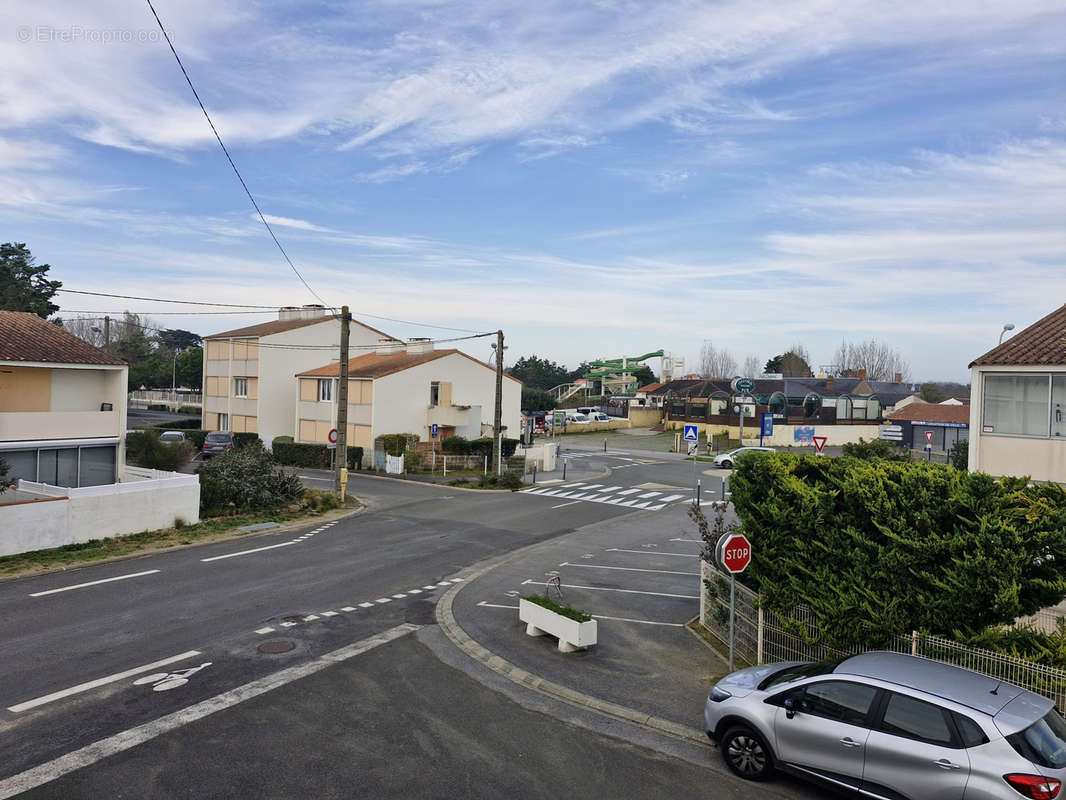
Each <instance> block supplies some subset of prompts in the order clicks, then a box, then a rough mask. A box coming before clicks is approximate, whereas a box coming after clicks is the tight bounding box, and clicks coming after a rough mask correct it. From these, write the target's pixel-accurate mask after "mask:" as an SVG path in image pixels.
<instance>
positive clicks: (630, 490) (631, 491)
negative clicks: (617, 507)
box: [618, 489, 640, 495]
mask: <svg viewBox="0 0 1066 800" xmlns="http://www.w3.org/2000/svg"><path fill="white" fill-rule="evenodd" d="M639 491H640V489H626V490H625V491H624V492H619V493H618V494H623V495H625V494H633V493H634V492H639Z"/></svg>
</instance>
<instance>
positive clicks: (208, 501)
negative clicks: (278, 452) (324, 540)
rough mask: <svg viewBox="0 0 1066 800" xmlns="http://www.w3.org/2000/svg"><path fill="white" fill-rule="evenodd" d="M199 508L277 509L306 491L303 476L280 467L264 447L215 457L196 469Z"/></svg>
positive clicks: (206, 509) (235, 509) (215, 509)
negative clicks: (198, 477) (302, 480)
mask: <svg viewBox="0 0 1066 800" xmlns="http://www.w3.org/2000/svg"><path fill="white" fill-rule="evenodd" d="M197 474H198V475H199V476H200V507H201V508H202V509H203V510H204V511H206V512H218V511H227V510H228V511H233V512H237V511H244V510H261V509H270V508H277V507H278V506H282V505H285V504H286V503H290V502H292V501H293V500H295V499H297V498H299V497H300V496H301V495H302V494H303V491H304V489H303V486H302V484H301V483H300V479H299V478H298V477H297V476H295V475H290V474H289V473H287V472H285V471H284V470H281V469H277V467H276V466H275V463H274V459H273V458H271V456H270V453H268V452H267V451H266V450H264V449H263V448H262V447H245V448H244V449H243V450H231V451H229V452H228V453H223V454H222V455H218V456H215V457H214V458H212V459H211V460H210V461H208V462H207V463H205V464H204V465H203V466H202V467H200V469H198V470H197Z"/></svg>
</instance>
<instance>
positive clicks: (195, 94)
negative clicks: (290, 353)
mask: <svg viewBox="0 0 1066 800" xmlns="http://www.w3.org/2000/svg"><path fill="white" fill-rule="evenodd" d="M145 2H147V3H148V8H150V9H151V11H152V16H153V17H155V21H156V24H157V25H158V26H159V30H160V31H162V33H163V38H165V39H166V40H167V45H169V47H170V52H171V53H173V54H174V60H175V61H177V62H178V67H179V68H180V69H181V74H182V75H184V76H185V82H186V83H187V84H189V88H190V89H192V95H193V97H195V98H196V102H197V103H199V104H200V110H201V111H203V112H204V117H205V118H206V119H207V124H208V125H210V126H211V132H212V133H213V134H215V138H216V139H217V140H218V146H219V147H221V148H222V152H223V153H225V155H226V160H227V161H229V165H230V166H231V167H233V174H234V175H236V176H237V180H239V181H240V182H241V186H242V187H244V193H245V194H246V195H248V199H249V200H251V201H252V207H253V208H255V213H256V214H258V215H259V219H260V221H261V222H262V223H263V225H264V226H265V227H266V229H267V233H269V234H270V238H271V239H273V240H274V244H276V245H277V246H278V250H280V251H281V255H282V256H283V257H284V258H285V261H286V262H287V263H288V265H289V267H290V268H291V269H292V271H293V272H294V273H295V274H296V277H297V278H299V279H300V283H302V284H303V285H304V287H305V288H306V289H307V291H309V292H310V293H311V294H312V295H314V297H315V299H316V300H318V302H320V303H321V304H322V305H324V306H329V304H328V303H327V302H326V301H325V300H323V299H322V298H321V297H320V296H319V294H318V292H316V291H315V290H314V289H312V288H311V284H309V283H308V282H307V281H306V280H304V276H303V275H301V274H300V270H298V269H296V265H295V264H293V263H292V259H291V258H289V254H288V253H286V252H285V248H284V247H282V246H281V242H280V241H279V240H278V237H277V236H275V235H274V229H273V228H271V227H270V223H269V222H267V220H266V217H265V216H263V212H262V211H260V210H259V204H258V203H257V202H256V201H255V198H254V197H252V192H251V190H250V189H249V188H248V184H247V183H245V182H244V178H243V177H241V171H240V170H239V169H237V165H236V164H235V163H234V162H233V158H232V157H231V156H230V154H229V150H227V149H226V145H225V144H224V143H223V141H222V137H221V136H219V134H218V129H217V128H215V123H214V122H213V121H212V120H211V115H210V114H208V113H207V108H205V107H204V101H203V100H201V99H200V94H199V93H198V92H197V91H196V87H195V86H193V83H192V78H190V77H189V73H188V72H186V71H185V65H184V64H182V63H181V57H180V56H179V55H178V51H177V50H175V49H174V43H173V42H172V41H170V34H168V33H167V29H166V28H164V27H163V21H162V20H161V19H159V14H157V13H156V10H155V6H153V5H152V0H145Z"/></svg>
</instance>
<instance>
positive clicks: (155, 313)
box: [57, 308, 276, 319]
mask: <svg viewBox="0 0 1066 800" xmlns="http://www.w3.org/2000/svg"><path fill="white" fill-rule="evenodd" d="M275 311H276V309H270V310H269V311H130V310H129V309H124V310H122V311H86V310H84V309H78V308H61V309H60V310H59V311H58V312H57V313H59V314H106V315H109V316H110V317H111V319H116V318H118V317H121V316H122V315H123V314H146V315H151V316H153V317H167V316H171V317H191V316H197V317H200V316H204V315H208V316H218V315H220V314H239V315H241V316H248V315H249V314H273V313H275Z"/></svg>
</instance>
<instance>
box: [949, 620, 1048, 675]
mask: <svg viewBox="0 0 1066 800" xmlns="http://www.w3.org/2000/svg"><path fill="white" fill-rule="evenodd" d="M953 638H954V639H955V640H956V641H958V642H962V643H963V644H966V645H969V646H970V647H982V648H984V649H986V650H994V651H995V652H997V653H1004V654H1005V655H1009V656H1015V657H1016V658H1024V659H1026V660H1028V661H1036V662H1037V663H1039V664H1046V665H1047V666H1049V667H1066V619H1059V620H1058V622H1057V625H1056V627H1055V630H1053V631H1050V632H1047V631H1041V630H1037V629H1036V628H1035V627H1034V626H1032V625H1031V624H1025V625H1015V626H1013V627H1009V628H1008V627H1007V626H1005V625H995V626H992V627H990V628H986V629H985V630H983V631H980V632H978V633H973V632H971V631H955V633H954V636H953Z"/></svg>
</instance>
